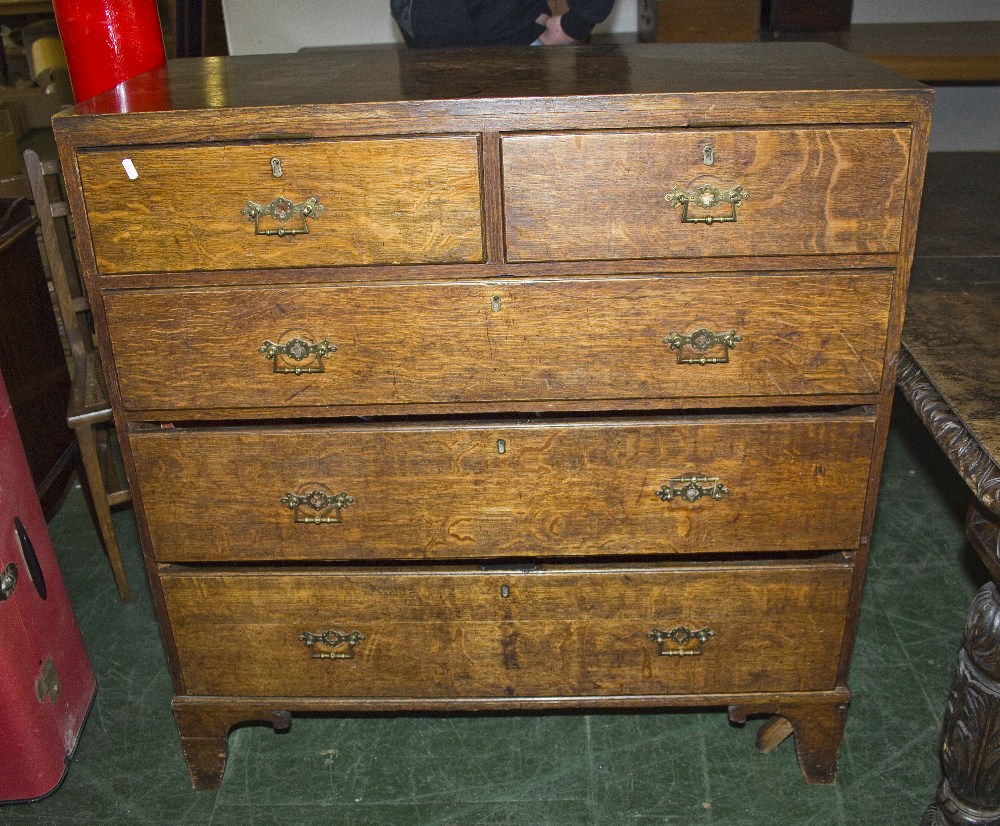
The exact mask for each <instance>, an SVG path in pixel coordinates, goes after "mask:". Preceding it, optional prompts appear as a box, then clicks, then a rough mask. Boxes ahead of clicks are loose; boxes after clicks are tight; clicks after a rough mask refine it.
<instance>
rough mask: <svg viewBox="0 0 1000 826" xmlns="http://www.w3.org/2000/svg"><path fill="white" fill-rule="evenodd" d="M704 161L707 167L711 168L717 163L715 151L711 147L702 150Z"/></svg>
mask: <svg viewBox="0 0 1000 826" xmlns="http://www.w3.org/2000/svg"><path fill="white" fill-rule="evenodd" d="M702 159H703V160H704V161H705V166H711V165H712V164H714V163H715V149H713V148H712V147H711V146H706V147H705V148H704V149H703V150H702Z"/></svg>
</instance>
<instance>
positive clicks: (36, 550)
mask: <svg viewBox="0 0 1000 826" xmlns="http://www.w3.org/2000/svg"><path fill="white" fill-rule="evenodd" d="M95 688H96V685H95V682H94V672H93V670H92V669H91V667H90V661H89V660H88V659H87V652H86V651H85V650H84V647H83V639H82V637H81V636H80V630H79V628H78V626H77V624H76V620H75V618H74V617H73V610H72V608H71V607H70V603H69V596H68V595H67V593H66V587H65V585H64V584H63V580H62V576H61V575H60V573H59V567H58V565H57V564H56V557H55V553H54V552H53V550H52V542H51V541H50V539H49V532H48V529H47V528H46V525H45V519H44V517H43V516H42V508H41V506H40V505H39V503H38V498H37V497H36V496H35V486H34V484H33V482H32V481H31V471H30V470H29V469H28V460H27V459H26V458H25V455H24V448H23V447H22V446H21V439H20V436H19V435H18V430H17V424H16V422H15V421H14V413H13V411H12V410H11V406H10V399H9V397H8V396H7V389H6V387H5V386H4V383H3V379H2V377H0V801H2V802H12V801H19V800H34V799H36V798H39V797H42V796H43V795H46V794H48V793H49V792H51V791H52V790H54V789H55V788H56V787H57V786H58V785H59V783H60V782H61V781H62V779H63V776H64V775H65V774H66V769H67V766H68V761H69V758H70V756H71V755H72V754H73V751H74V749H75V748H76V744H77V740H78V739H79V736H80V730H81V729H82V728H83V723H84V721H85V720H86V717H87V711H88V710H89V709H90V703H91V700H92V699H93V697H94V691H95ZM0 820H2V816H0Z"/></svg>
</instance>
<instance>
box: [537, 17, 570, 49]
mask: <svg viewBox="0 0 1000 826" xmlns="http://www.w3.org/2000/svg"><path fill="white" fill-rule="evenodd" d="M543 17H544V18H545V20H544V21H543V20H542V18H543ZM535 22H536V23H544V25H545V31H544V32H542V33H541V34H540V35H538V40H539V41H540V42H541V44H542V45H543V46H571V45H573V44H574V43H576V41H575V40H574V39H573V38H572V37H570V36H569V35H568V34H566V32H564V31H563V28H562V15H561V14H554V15H551V16H546V15H544V14H543V15H540V16H539V17H538V19H537V20H536V21H535Z"/></svg>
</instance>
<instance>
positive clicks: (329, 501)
mask: <svg viewBox="0 0 1000 826" xmlns="http://www.w3.org/2000/svg"><path fill="white" fill-rule="evenodd" d="M281 504H282V505H284V506H285V507H286V508H288V509H289V510H290V511H292V514H293V516H294V520H295V522H297V523H299V524H302V525H338V524H340V523H341V522H343V521H344V520H343V519H342V518H341V515H340V512H341V511H342V510H343V509H344V508H346V507H349V506H350V505H353V504H354V499H353V497H351V496H348V494H347V493H345V492H344V491H341V492H340V493H330V491H329V490H327V489H325V488H324V487H323V486H322V485H314V484H309V485H306V486H304V487H302V488H300V489H299V492H298V493H286V494H285V495H284V496H282V497H281Z"/></svg>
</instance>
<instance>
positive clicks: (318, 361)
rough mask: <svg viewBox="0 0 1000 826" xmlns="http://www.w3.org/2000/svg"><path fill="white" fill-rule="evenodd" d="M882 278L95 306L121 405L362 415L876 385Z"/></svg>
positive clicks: (711, 280) (429, 287) (440, 287)
mask: <svg viewBox="0 0 1000 826" xmlns="http://www.w3.org/2000/svg"><path fill="white" fill-rule="evenodd" d="M891 287H892V274H891V272H888V271H861V272H849V273H816V274H809V275H773V276H771V275H766V276H717V277H716V276H712V277H701V276H698V277H637V278H603V279H548V280H539V281H503V282H489V281H482V282H457V283H438V284H402V285H387V286H378V285H366V286H316V287H297V288H296V287H273V288H251V287H247V288H225V289H224V288H211V289H209V288H203V289H183V290H182V289H178V290H117V291H110V292H108V293H107V294H106V296H105V307H106V311H107V317H108V321H109V329H110V335H111V341H112V347H113V351H114V359H115V364H116V367H117V370H118V377H119V382H120V387H121V393H122V399H123V402H124V406H125V408H126V409H130V410H177V411H183V410H192V409H199V408H208V409H211V408H215V409H240V408H283V407H287V406H295V407H300V408H301V407H319V406H327V405H339V406H349V407H356V408H360V409H359V410H358V412H359V413H363V412H364V407H365V406H375V405H397V404H398V405H406V404H418V403H420V404H438V405H443V404H447V403H449V402H451V403H493V404H503V403H507V402H518V401H520V402H533V403H534V402H544V401H546V400H587V399H618V400H628V399H683V398H690V399H699V398H707V397H713V396H717V397H768V398H771V397H785V396H803V395H809V394H819V393H831V394H873V393H876V392H877V391H878V387H879V383H880V381H881V376H882V363H883V359H884V357H885V346H886V328H887V320H888V312H889V296H890V293H891ZM179 307H183V308H184V311H183V312H182V313H179V312H178V308H179ZM730 334H731V335H730ZM324 342H326V345H329V346H326V345H324ZM727 342H728V343H727ZM331 348H336V349H335V350H332V349H331ZM702 359H704V360H705V361H706V363H704V364H703V363H701V360H702Z"/></svg>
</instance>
